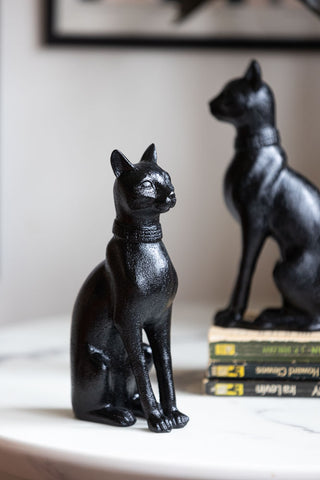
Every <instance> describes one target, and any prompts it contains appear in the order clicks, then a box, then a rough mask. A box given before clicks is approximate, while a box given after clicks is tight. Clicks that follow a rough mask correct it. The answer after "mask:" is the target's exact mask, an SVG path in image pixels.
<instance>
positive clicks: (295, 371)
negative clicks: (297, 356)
mask: <svg viewBox="0 0 320 480" xmlns="http://www.w3.org/2000/svg"><path fill="white" fill-rule="evenodd" d="M208 377H209V378H212V377H217V378H231V379H232V378H233V379H234V378H252V379H261V380H267V379H279V380H280V379H284V380H286V379H289V380H316V381H320V363H318V364H311V363H310V364H301V363H299V364H298V363H296V364H290V363H272V364H271V363H269V364H265V363H249V362H237V363H211V364H210V365H209V369H208Z"/></svg>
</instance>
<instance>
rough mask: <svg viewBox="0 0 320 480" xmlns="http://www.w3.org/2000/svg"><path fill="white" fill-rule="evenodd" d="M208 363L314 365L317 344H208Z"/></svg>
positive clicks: (318, 354)
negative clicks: (235, 362) (293, 363)
mask: <svg viewBox="0 0 320 480" xmlns="http://www.w3.org/2000/svg"><path fill="white" fill-rule="evenodd" d="M209 356H210V361H215V362H228V361H230V360H232V361H239V362H240V361H242V362H246V361H247V362H258V363H259V362H260V363H261V362H273V363H276V362H279V363H280V362H281V363H292V362H296V361H297V362H299V363H316V362H317V361H318V360H319V357H320V343H319V342H306V343H302V342H265V341H263V342H258V341H251V342H210V343H209Z"/></svg>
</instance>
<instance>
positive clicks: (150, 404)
mask: <svg viewBox="0 0 320 480" xmlns="http://www.w3.org/2000/svg"><path fill="white" fill-rule="evenodd" d="M115 327H116V328H117V330H118V332H119V334H120V336H121V339H122V341H123V344H124V347H125V349H126V351H127V354H128V357H129V362H130V365H131V368H132V371H133V374H134V376H135V380H136V383H137V387H138V391H139V397H140V403H141V406H142V409H143V411H144V414H145V417H146V419H147V422H148V427H149V429H150V430H151V431H152V432H156V433H161V432H170V431H171V429H172V424H171V422H170V420H169V419H168V418H167V417H166V416H165V415H164V413H163V411H162V409H161V408H159V405H158V402H157V401H156V398H155V396H154V393H153V390H152V386H151V382H150V377H149V371H148V364H147V361H146V356H145V352H144V348H143V342H142V328H141V326H140V322H137V320H136V318H134V319H132V318H130V314H129V313H127V314H125V313H123V314H120V315H119V314H118V315H117V316H116V317H115Z"/></svg>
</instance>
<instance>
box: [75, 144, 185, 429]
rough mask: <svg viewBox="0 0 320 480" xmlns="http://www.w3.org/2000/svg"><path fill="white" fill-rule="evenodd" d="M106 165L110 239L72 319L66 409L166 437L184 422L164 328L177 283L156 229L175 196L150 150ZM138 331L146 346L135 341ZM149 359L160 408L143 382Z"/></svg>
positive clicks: (84, 417) (118, 155) (146, 381)
mask: <svg viewBox="0 0 320 480" xmlns="http://www.w3.org/2000/svg"><path fill="white" fill-rule="evenodd" d="M111 165H112V168H113V171H114V174H115V176H116V180H115V184H114V199H115V207H116V219H115V222H114V225H113V237H112V239H111V240H110V242H109V243H108V246H107V252H106V260H104V261H103V262H101V263H100V264H99V265H98V266H97V267H96V268H95V269H94V270H93V271H92V273H91V274H90V275H89V277H88V278H87V279H86V281H85V283H84V284H83V286H82V288H81V290H80V292H79V294H78V297H77V299H76V302H75V306H74V310H73V316H72V331H71V372H72V405H73V410H74V413H75V415H76V417H78V418H80V419H82V420H88V421H91V422H99V423H105V424H109V425H114V426H123V427H126V426H130V425H133V424H134V423H135V421H136V416H142V417H145V418H146V419H147V421H148V426H149V429H150V430H152V431H153V432H169V431H170V430H171V429H172V428H182V427H184V426H185V425H186V424H187V422H188V420H189V419H188V417H187V416H186V415H184V414H183V413H181V412H180V411H179V410H178V409H177V406H176V398H175V389H174V383H173V375H172V365H171V353H170V322H171V311H172V303H173V300H174V297H175V294H176V291H177V286H178V281H177V275H176V272H175V269H174V267H173V265H172V263H171V260H170V258H169V255H168V253H167V250H166V248H165V246H164V244H163V242H162V240H161V238H162V231H161V225H160V223H159V217H160V214H161V213H164V212H167V211H168V210H169V209H170V208H172V207H174V205H175V203H176V196H175V193H174V187H173V185H172V183H171V179H170V176H169V175H168V173H166V172H165V171H164V170H162V169H161V168H160V167H159V166H158V165H157V155H156V149H155V146H154V145H153V144H152V145H150V147H149V148H148V149H147V150H146V151H145V153H144V154H143V156H142V159H141V161H140V162H139V163H137V164H135V165H134V164H132V163H131V162H130V161H129V160H128V159H127V158H126V157H125V156H124V155H123V154H122V153H121V152H119V151H118V150H115V151H114V152H113V153H112V155H111ZM143 330H144V331H145V332H146V334H147V337H148V340H149V342H150V346H149V345H146V344H144V343H143V342H142V331H143ZM152 359H153V361H154V364H155V367H156V371H157V378H158V383H159V391H160V403H158V402H157V401H156V398H155V396H154V393H153V390H152V386H151V382H150V378H149V369H150V368H151V366H152Z"/></svg>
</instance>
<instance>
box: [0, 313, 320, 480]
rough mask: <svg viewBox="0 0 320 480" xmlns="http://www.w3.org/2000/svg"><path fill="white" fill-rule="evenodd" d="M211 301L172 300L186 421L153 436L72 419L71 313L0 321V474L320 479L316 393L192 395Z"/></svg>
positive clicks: (42, 478)
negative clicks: (299, 395)
mask: <svg viewBox="0 0 320 480" xmlns="http://www.w3.org/2000/svg"><path fill="white" fill-rule="evenodd" d="M212 311H214V308H213V307H212V306H208V307H205V306H201V305H200V306H199V305H193V306H192V305H189V306H180V307H179V305H177V306H176V310H175V312H174V320H173V322H174V323H173V332H172V344H173V363H174V367H175V379H176V387H177V395H178V396H179V405H181V408H182V409H183V410H185V411H187V412H188V413H190V418H191V420H190V424H189V425H188V426H187V427H186V428H185V429H184V430H181V431H179V430H177V431H173V432H171V433H170V434H161V435H152V434H150V433H149V431H148V430H147V428H146V424H145V422H144V421H143V420H138V421H137V424H136V425H135V426H134V427H130V428H128V429H121V428H116V427H108V426H105V425H99V424H93V423H88V422H82V421H79V420H75V419H74V418H73V415H72V411H71V405H70V381H69V329H70V319H69V318H68V317H64V318H62V317H61V318H51V319H41V320H37V321H34V322H26V323H25V324H23V323H20V324H13V325H8V324H7V325H5V326H2V327H0V339H1V344H0V359H1V361H0V379H1V395H0V479H1V480H2V479H5V478H6V477H5V476H4V473H2V472H6V474H10V475H15V476H16V477H18V478H28V479H32V480H47V479H51V480H59V479H63V480H68V479H70V480H71V479H72V480H75V479H77V480H82V479H83V480H87V479H88V478H90V479H91V480H100V479H101V480H102V479H103V480H105V479H106V478H108V480H109V479H117V480H120V479H131V480H133V479H138V478H139V479H144V478H145V479H152V480H157V479H160V478H161V479H164V478H166V479H214V480H217V479H221V480H227V479H228V480H231V479H234V480H236V479H241V480H260V479H281V480H283V479H290V480H319V479H320V460H319V450H320V436H319V433H320V415H319V402H318V401H317V400H316V399H300V398H293V399H292V398H289V399H288V398H215V397H204V396H202V395H201V394H200V391H201V385H200V383H201V378H202V375H203V373H204V371H205V367H206V362H207V340H206V336H207V329H208V326H209V323H210V319H211V312H212Z"/></svg>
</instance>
